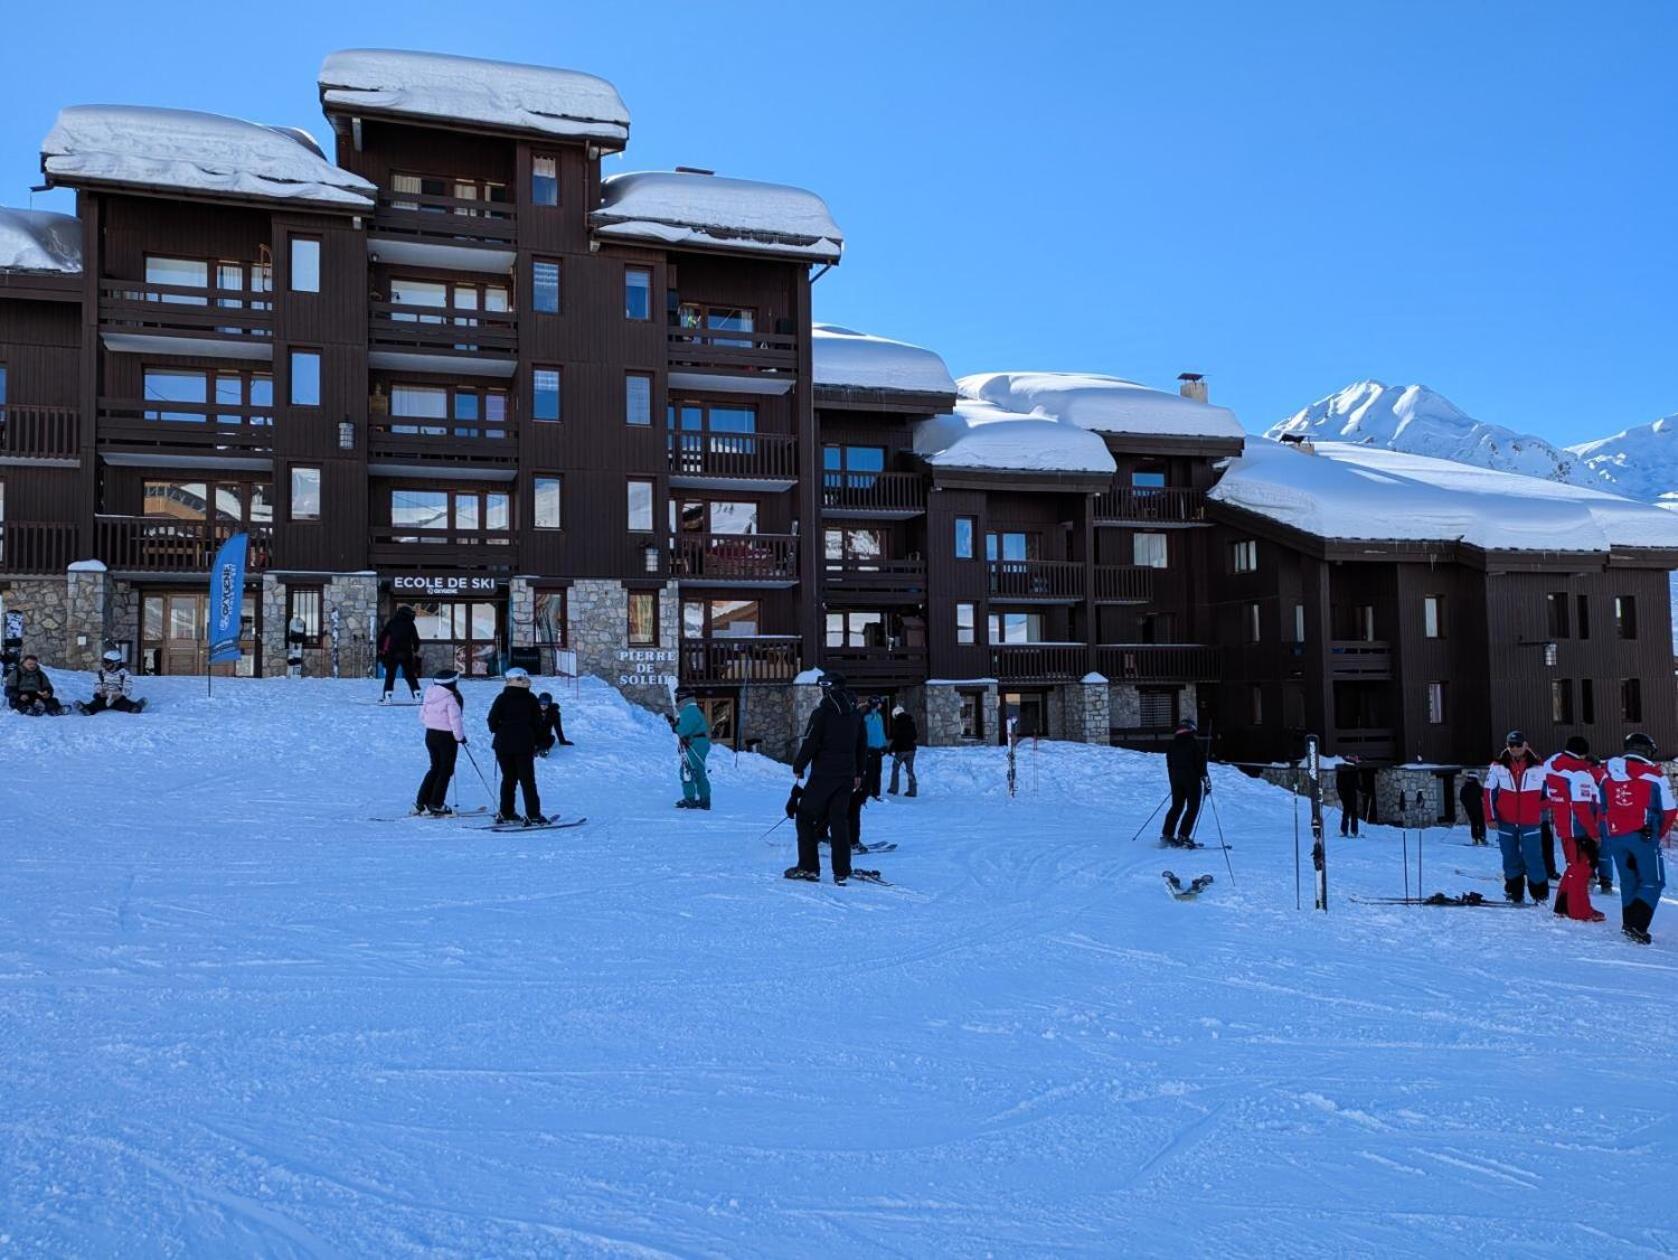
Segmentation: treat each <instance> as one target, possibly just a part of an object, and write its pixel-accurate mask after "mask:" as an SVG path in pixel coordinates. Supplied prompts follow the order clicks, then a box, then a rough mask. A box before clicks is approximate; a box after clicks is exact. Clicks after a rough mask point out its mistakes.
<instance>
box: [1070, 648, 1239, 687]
mask: <svg viewBox="0 0 1678 1260" xmlns="http://www.w3.org/2000/svg"><path fill="white" fill-rule="evenodd" d="M1095 653H1096V668H1097V669H1098V670H1099V671H1100V672H1101V673H1102V674H1103V675H1104V676H1105V677H1106V679H1107V681H1108V682H1139V683H1151V682H1172V683H1182V682H1215V681H1217V679H1218V678H1219V677H1220V675H1221V672H1222V662H1221V658H1220V654H1219V652H1218V649H1217V648H1215V647H1203V646H1201V645H1199V644H1195V643H1103V644H1101V645H1100V646H1099V647H1097V648H1096V650H1095Z"/></svg>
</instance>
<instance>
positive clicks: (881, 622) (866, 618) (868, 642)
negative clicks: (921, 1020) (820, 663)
mask: <svg viewBox="0 0 1678 1260" xmlns="http://www.w3.org/2000/svg"><path fill="white" fill-rule="evenodd" d="M827 646H828V647H832V648H843V647H863V648H883V647H885V646H886V617H885V614H884V613H881V612H830V613H828V614H827Z"/></svg>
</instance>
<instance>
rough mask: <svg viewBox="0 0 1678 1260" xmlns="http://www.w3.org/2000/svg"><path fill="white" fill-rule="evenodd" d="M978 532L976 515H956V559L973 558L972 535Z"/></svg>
mask: <svg viewBox="0 0 1678 1260" xmlns="http://www.w3.org/2000/svg"><path fill="white" fill-rule="evenodd" d="M978 532H979V518H978V517H976V516H958V517H956V559H957V560H971V559H972V558H973V536H974V535H975V534H977V533H978Z"/></svg>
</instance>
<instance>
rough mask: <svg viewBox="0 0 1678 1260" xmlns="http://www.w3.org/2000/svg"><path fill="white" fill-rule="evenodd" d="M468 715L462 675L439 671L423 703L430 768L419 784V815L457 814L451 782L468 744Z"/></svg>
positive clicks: (422, 722)
mask: <svg viewBox="0 0 1678 1260" xmlns="http://www.w3.org/2000/svg"><path fill="white" fill-rule="evenodd" d="M465 712H466V701H465V700H464V699H463V698H462V697H461V694H460V673H459V671H458V670H453V669H445V670H442V671H440V672H439V673H438V674H437V676H436V677H435V678H433V679H432V680H431V686H429V687H427V688H426V689H425V699H424V700H422V701H421V702H420V725H421V726H423V727H424V728H425V751H426V755H427V756H429V757H430V758H431V768H430V769H428V770H427V771H426V772H425V778H423V779H421V780H420V785H419V792H418V793H417V794H416V795H415V797H414V813H416V814H430V815H431V817H433V818H442V817H445V816H446V815H448V814H452V813H453V812H454V811H453V810H451V809H450V808H449V781H450V780H451V779H453V778H454V763H455V761H456V759H457V758H458V757H459V756H460V749H461V746H462V745H463V744H465V743H466V722H465Z"/></svg>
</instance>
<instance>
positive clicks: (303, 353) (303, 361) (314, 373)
mask: <svg viewBox="0 0 1678 1260" xmlns="http://www.w3.org/2000/svg"><path fill="white" fill-rule="evenodd" d="M291 405H292V406H293V407H318V406H320V351H319V350H293V351H292V352H291Z"/></svg>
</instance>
